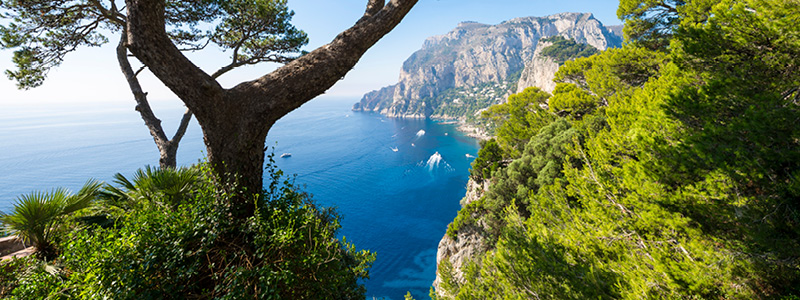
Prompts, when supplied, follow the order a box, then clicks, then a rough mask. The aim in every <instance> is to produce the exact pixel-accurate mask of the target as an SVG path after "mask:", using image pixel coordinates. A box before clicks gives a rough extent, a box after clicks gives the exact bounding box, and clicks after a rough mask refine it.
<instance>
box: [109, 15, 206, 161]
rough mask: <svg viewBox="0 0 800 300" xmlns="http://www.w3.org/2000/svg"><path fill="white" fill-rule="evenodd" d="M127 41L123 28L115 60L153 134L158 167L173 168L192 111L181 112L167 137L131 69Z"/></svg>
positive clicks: (137, 109)
mask: <svg viewBox="0 0 800 300" xmlns="http://www.w3.org/2000/svg"><path fill="white" fill-rule="evenodd" d="M127 42H128V32H127V31H126V30H123V31H122V36H121V37H120V40H119V45H117V62H118V63H119V67H120V69H121V70H122V74H123V75H125V80H127V81H128V87H130V89H131V93H133V99H134V100H136V111H138V112H139V115H140V116H141V117H142V120H143V121H144V124H145V126H147V129H148V130H149V131H150V135H151V136H153V141H154V142H155V144H156V147H157V148H158V153H159V159H158V164H159V167H160V168H162V169H166V168H175V167H176V166H177V165H178V160H177V157H178V145H180V142H181V139H183V136H184V135H185V134H186V128H187V127H189V121H190V120H191V119H192V112H191V110H188V109H187V110H186V112H185V113H183V117H182V118H181V121H180V124H179V125H178V129H177V130H176V131H175V135H173V136H172V139H167V135H166V133H165V132H164V128H163V127H162V126H161V120H159V119H158V118H157V117H156V115H155V113H153V109H152V108H150V102H149V101H147V93H145V92H144V91H143V90H142V86H141V84H139V79H138V77H137V76H138V72H134V71H133V68H132V67H131V63H130V61H129V60H128V47H127Z"/></svg>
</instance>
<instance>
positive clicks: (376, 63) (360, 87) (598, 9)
mask: <svg viewBox="0 0 800 300" xmlns="http://www.w3.org/2000/svg"><path fill="white" fill-rule="evenodd" d="M366 2H367V1H366V0H289V7H290V8H291V9H293V10H294V11H295V17H294V20H293V23H294V24H295V25H296V26H297V27H298V28H300V29H302V30H305V31H306V32H307V33H308V35H309V38H310V43H309V45H308V46H307V47H306V48H307V49H308V50H312V49H314V48H316V47H318V46H320V45H323V44H326V43H328V42H329V41H330V40H331V39H333V38H334V37H335V36H336V34H337V33H339V32H340V31H342V30H344V29H346V28H348V27H349V26H351V25H352V24H353V23H354V22H355V21H356V20H358V18H359V17H360V16H361V14H362V13H363V10H364V7H365V5H366ZM618 4H619V1H617V0H614V1H606V0H579V1H544V0H420V1H419V3H418V4H417V5H416V6H415V7H414V8H413V9H412V10H411V12H410V13H409V15H408V16H407V17H406V18H405V19H404V20H403V22H402V23H400V25H398V26H397V28H395V30H394V31H392V32H390V33H389V34H388V35H387V36H386V37H384V38H383V39H382V40H381V41H380V42H378V44H377V45H375V46H374V47H372V48H371V49H370V50H369V51H368V52H367V53H366V55H365V56H364V57H363V58H362V59H361V61H360V62H359V63H358V65H356V67H355V68H354V69H353V70H352V71H351V72H350V73H349V74H348V75H347V76H346V77H345V79H344V80H342V81H340V82H339V83H338V84H336V85H335V86H334V87H333V88H331V89H330V90H329V91H328V93H327V94H328V95H333V96H350V97H353V98H354V101H355V100H357V99H356V98H359V97H360V96H361V95H362V94H364V93H365V92H368V91H370V90H374V89H378V88H380V87H383V86H385V85H389V84H393V83H395V82H396V81H397V77H398V74H399V70H400V67H401V65H402V63H403V61H404V60H405V59H406V58H407V57H408V56H409V55H411V54H412V53H413V52H414V51H416V50H418V49H419V48H420V46H421V45H422V43H423V41H424V40H425V38H427V37H429V36H432V35H440V34H444V33H447V32H448V31H449V30H451V29H452V28H454V27H455V26H456V25H457V24H458V23H459V22H461V21H477V22H481V23H486V24H497V23H500V22H502V21H505V20H508V19H512V18H515V17H525V16H546V15H550V14H555V13H560V12H590V13H593V14H594V15H595V17H596V18H597V19H599V20H600V21H601V22H603V23H604V24H606V25H616V24H620V23H621V22H620V21H619V20H618V19H617V17H616V9H617V5H618ZM109 39H110V41H111V42H110V44H109V45H106V46H104V47H101V48H91V49H87V48H83V49H80V50H79V51H77V52H75V53H71V54H70V55H68V56H67V57H66V60H65V62H64V63H63V64H62V65H61V67H59V68H57V69H55V70H53V71H52V72H51V73H50V76H49V78H48V80H47V81H46V82H45V84H44V85H43V86H42V87H39V88H36V89H33V90H30V91H18V90H17V89H16V87H15V85H14V83H13V82H11V81H9V80H8V79H7V78H5V76H2V77H0V102H6V103H5V104H8V103H19V102H24V103H27V104H42V103H47V102H51V101H80V102H85V101H91V102H94V101H115V102H116V101H132V100H131V94H130V91H129V90H128V88H127V85H126V83H125V80H124V78H123V77H122V75H121V74H120V72H119V67H118V65H117V63H116V60H115V58H114V50H113V47H114V46H115V45H116V42H117V37H116V36H109ZM209 48H212V47H209ZM10 57H11V52H10V51H0V69H2V70H5V69H9V68H11V66H12V65H11V61H10ZM228 57H229V56H228V54H227V53H221V52H220V51H218V49H207V50H205V51H204V52H203V53H200V54H193V55H192V56H191V58H192V59H193V61H195V63H196V64H198V65H199V66H200V67H201V68H204V69H205V70H206V71H209V72H211V71H214V70H216V69H217V68H218V67H219V66H222V65H224V64H226V63H227V59H228ZM275 68H276V66H275V65H258V66H255V67H247V68H243V69H240V70H236V71H234V72H230V73H229V74H226V75H225V76H223V77H222V78H221V79H220V81H221V82H222V84H223V85H225V86H231V85H233V84H235V83H238V82H240V81H243V80H250V79H253V78H255V77H257V76H259V75H261V74H264V73H267V72H269V71H271V70H273V69H275ZM142 84H143V87H144V89H145V90H146V91H148V92H149V94H150V98H151V99H152V100H174V99H176V98H175V97H174V96H173V95H172V94H171V93H170V92H169V90H167V89H166V88H164V87H163V86H162V85H161V84H160V83H159V82H158V81H157V80H156V79H155V78H154V77H152V76H150V75H146V76H144V77H143V78H142ZM3 104H4V103H0V106H2V105H3Z"/></svg>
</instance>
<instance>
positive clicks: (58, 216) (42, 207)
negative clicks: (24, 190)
mask: <svg viewBox="0 0 800 300" xmlns="http://www.w3.org/2000/svg"><path fill="white" fill-rule="evenodd" d="M101 187H102V183H100V182H97V181H94V180H90V181H87V182H86V184H84V186H83V187H82V188H81V190H80V191H79V192H78V193H77V194H74V195H73V194H71V193H70V192H69V191H68V190H67V189H64V188H57V189H53V190H51V191H50V192H40V191H35V192H31V193H30V194H26V195H21V196H19V197H18V198H17V201H16V203H15V204H14V207H13V209H12V210H11V212H10V213H0V222H2V223H3V225H4V226H5V227H6V230H8V231H9V232H10V233H12V234H17V235H18V236H19V237H20V238H21V239H22V240H23V242H25V243H27V244H30V245H33V246H34V247H36V249H37V251H38V252H40V253H42V254H43V255H44V256H45V257H50V256H52V255H53V254H54V253H55V248H54V246H53V240H54V235H55V234H58V230H57V229H58V228H59V227H60V226H62V225H63V223H64V222H63V220H64V217H66V216H67V215H69V214H72V213H74V212H76V211H79V210H81V209H84V208H87V207H89V206H90V205H91V203H92V201H93V200H94V199H95V198H96V197H97V195H98V192H99V190H100V188H101Z"/></svg>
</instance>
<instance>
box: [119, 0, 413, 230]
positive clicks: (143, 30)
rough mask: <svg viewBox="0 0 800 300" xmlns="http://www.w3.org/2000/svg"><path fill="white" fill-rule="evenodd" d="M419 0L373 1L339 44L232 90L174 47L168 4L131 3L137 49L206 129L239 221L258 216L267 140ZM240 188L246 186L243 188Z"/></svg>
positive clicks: (154, 0)
mask: <svg viewBox="0 0 800 300" xmlns="http://www.w3.org/2000/svg"><path fill="white" fill-rule="evenodd" d="M416 3H417V0H391V1H390V2H388V3H386V2H385V1H384V0H369V1H368V2H367V9H366V11H365V13H364V15H363V16H362V17H361V19H359V20H358V21H357V22H356V24H355V25H353V26H352V27H350V28H349V29H347V30H345V31H343V32H342V33H340V34H339V35H338V36H337V37H336V38H335V39H334V40H333V41H331V43H329V44H327V45H324V46H322V47H319V48H317V49H316V50H314V51H312V52H311V53H308V54H306V55H304V56H301V57H300V58H298V59H296V60H294V61H292V62H290V63H288V64H286V65H285V66H283V67H281V68H279V69H277V70H275V71H274V72H272V73H269V74H267V75H264V76H262V77H261V78H258V79H256V80H253V81H248V82H243V83H240V84H239V85H236V86H235V87H233V88H231V89H224V88H222V86H221V85H220V84H219V83H218V82H217V81H216V80H215V79H214V78H213V77H212V76H210V75H208V74H207V73H205V72H204V71H203V70H201V69H200V68H198V67H197V66H196V65H194V64H193V63H192V62H191V61H189V60H188V59H187V58H186V57H185V56H183V54H182V53H181V52H180V50H178V48H177V47H176V46H175V45H174V44H172V42H171V41H170V39H169V37H168V35H167V34H166V30H165V21H164V1H163V0H126V4H127V9H128V23H127V24H128V28H127V34H128V45H129V49H130V51H131V52H132V53H133V54H134V55H136V57H137V58H138V59H139V60H140V61H142V63H144V64H145V65H146V66H147V67H148V68H149V69H150V71H152V72H153V74H154V75H155V76H156V77H158V79H159V80H161V82H162V83H164V85H166V86H167V87H168V88H170V90H172V92H174V93H175V95H177V96H178V97H179V98H180V99H181V100H182V101H183V102H184V103H186V106H187V107H188V108H189V109H190V110H191V111H192V112H193V113H194V115H195V116H196V117H197V121H198V123H200V126H201V127H202V128H203V135H204V139H205V143H206V147H207V151H208V160H209V162H210V163H211V167H212V168H213V170H214V172H215V173H216V175H217V176H218V178H220V180H221V181H222V182H220V184H221V187H222V188H223V189H224V191H226V192H228V193H229V194H230V192H234V193H233V195H234V197H232V198H231V199H229V201H230V206H231V209H232V214H233V215H234V217H238V218H245V217H248V216H252V215H253V212H254V206H253V203H254V201H253V198H252V197H253V195H254V194H256V193H259V192H261V190H262V187H263V184H262V178H263V170H262V168H263V163H264V143H265V140H266V136H267V132H268V131H269V129H270V127H272V125H273V124H274V123H275V121H277V120H278V119H279V118H281V117H283V116H284V115H286V114H288V113H289V112H291V111H292V110H294V109H296V108H298V107H300V106H301V105H303V103H306V102H308V101H310V100H311V99H313V98H314V97H316V96H318V95H320V94H322V93H324V92H325V91H326V90H327V89H328V88H330V87H331V86H333V85H334V84H335V83H336V82H338V81H339V80H340V79H341V78H342V77H344V75H345V74H347V72H349V71H350V70H351V69H352V68H353V66H354V65H355V64H356V63H357V62H358V60H359V59H360V58H361V56H362V55H363V54H364V53H365V52H366V51H367V49H369V48H370V47H372V45H374V44H375V43H376V42H377V41H378V40H380V38H381V37H383V36H384V35H386V34H387V33H388V32H389V31H391V30H392V29H393V28H394V27H395V26H396V25H397V24H398V23H399V22H400V20H402V19H403V17H404V16H405V15H406V14H407V13H408V11H409V10H410V9H411V7H413V6H414V5H415V4H416ZM236 188H239V189H238V190H237V189H236Z"/></svg>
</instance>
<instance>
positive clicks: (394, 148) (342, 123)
mask: <svg viewBox="0 0 800 300" xmlns="http://www.w3.org/2000/svg"><path fill="white" fill-rule="evenodd" d="M356 101H357V100H354V99H352V98H333V97H322V98H318V99H315V100H312V101H310V102H308V103H306V104H305V105H303V106H302V107H300V108H299V109H297V110H295V111H293V112H291V113H290V114H288V115H287V116H285V117H284V118H282V119H281V120H279V121H278V122H277V123H276V124H275V125H274V126H273V128H272V129H271V130H270V133H269V136H268V137H267V141H266V146H269V147H270V148H271V150H270V151H273V152H274V153H275V160H276V163H277V166H278V167H279V168H280V169H282V170H283V171H284V172H285V173H287V174H296V184H298V185H302V186H304V189H305V190H306V191H307V192H309V193H311V194H312V195H313V198H314V199H315V200H316V202H317V203H319V204H322V205H324V206H332V207H336V208H337V211H338V212H339V214H341V215H342V220H341V224H342V229H341V230H340V232H339V235H340V236H342V237H345V238H346V239H347V241H348V242H351V243H353V244H355V245H356V247H357V248H358V249H369V250H371V251H374V252H376V253H377V259H376V261H375V263H374V264H373V266H372V269H371V271H370V279H369V280H365V281H364V282H363V283H364V284H365V286H366V288H367V299H403V295H405V294H406V292H411V294H412V295H413V296H414V297H415V298H416V299H428V298H429V297H428V292H429V289H430V287H431V284H432V282H433V280H434V277H435V271H436V248H437V245H438V243H439V240H440V239H441V238H442V236H443V235H444V233H445V230H446V228H447V224H448V223H450V222H451V221H452V220H453V218H454V217H455V216H456V213H457V211H458V209H459V208H460V205H459V200H461V198H462V197H464V194H465V193H466V183H467V179H468V174H469V172H468V170H469V166H470V163H471V162H472V160H473V159H474V158H473V157H474V156H476V155H477V151H478V142H477V141H476V140H475V139H472V138H470V137H467V136H465V135H464V134H463V133H461V132H459V131H458V130H456V127H455V125H454V124H447V123H441V122H435V121H431V120H419V119H393V118H387V117H384V116H382V115H380V114H377V113H370V112H353V111H351V110H350V107H351V106H352V104H353V103H354V102H356ZM153 106H154V110H155V111H156V114H157V115H158V116H159V117H161V118H162V120H163V125H164V127H165V129H166V131H167V132H168V135H171V134H172V132H174V129H175V128H176V127H177V122H178V120H179V118H180V116H181V114H182V112H183V110H184V109H185V108H183V107H182V106H181V105H180V103H179V102H177V101H175V102H154V103H153ZM133 107H134V105H133V102H132V101H130V103H128V102H122V101H118V102H108V103H48V104H47V105H36V104H31V103H16V102H15V103H0V108H1V109H0V170H2V172H0V210H2V211H4V212H8V211H9V209H10V208H11V207H13V203H14V201H15V200H16V198H17V197H18V196H19V195H21V194H25V193H30V192H31V191H47V190H50V189H52V188H55V187H66V188H69V189H71V190H73V191H77V189H79V188H80V186H82V185H83V183H84V182H86V180H87V179H89V178H94V179H98V180H103V181H106V182H110V181H111V179H112V176H113V175H114V174H115V173H118V172H119V173H122V174H124V175H131V174H133V172H134V171H136V170H137V169H138V168H141V167H143V166H145V165H152V166H157V165H158V151H157V150H156V147H155V144H154V143H153V140H152V137H150V134H149V132H148V131H147V129H146V128H145V127H144V126H143V125H144V123H143V121H142V120H141V119H140V118H139V115H138V113H137V112H136V111H134V110H133ZM204 151H205V146H204V144H203V139H202V132H201V131H200V127H199V126H198V125H197V123H196V122H194V121H193V122H192V124H191V126H190V127H189V129H188V131H187V134H186V136H185V137H184V138H183V140H182V142H181V144H180V148H179V151H178V163H179V164H180V165H190V164H193V163H197V162H198V161H200V160H201V159H203V157H204ZM284 153H288V154H291V156H286V157H280V156H281V154H284Z"/></svg>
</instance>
